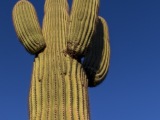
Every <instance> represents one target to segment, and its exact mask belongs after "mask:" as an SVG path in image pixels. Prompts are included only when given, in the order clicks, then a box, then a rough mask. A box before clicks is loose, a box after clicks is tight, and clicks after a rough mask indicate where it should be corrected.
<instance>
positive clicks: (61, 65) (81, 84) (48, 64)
mask: <svg viewBox="0 0 160 120" xmlns="http://www.w3.org/2000/svg"><path fill="white" fill-rule="evenodd" d="M98 7H99V0H93V1H91V2H89V1H87V0H74V1H73V5H72V9H71V13H70V14H69V6H68V2H67V0H46V1H45V5H44V13H45V14H44V19H43V25H42V29H41V28H40V25H39V22H38V19H37V15H36V12H35V10H34V7H33V5H32V4H31V3H30V2H29V1H28V0H19V1H18V2H17V3H16V5H15V7H14V8H13V23H14V27H15V30H16V33H17V36H18V38H19V40H20V41H21V43H22V44H23V45H24V47H25V48H26V50H27V51H28V52H29V53H31V54H34V55H35V60H34V63H33V72H32V79H31V85H30V92H29V113H30V114H29V119H30V120H89V119H90V113H89V98H88V86H96V85H98V84H99V83H101V81H102V80H103V79H104V76H105V75H106V73H107V70H108V66H109V56H110V48H109V41H108V28H107V26H106V23H105V20H104V19H103V18H101V17H98V15H97V11H98ZM102 43H103V44H102ZM96 44H97V45H96ZM92 46H95V47H96V50H92V49H93V48H92ZM96 54H97V55H96ZM82 56H84V62H83V64H82V63H81V62H80V59H81V57H82ZM96 58H98V59H96Z"/></svg>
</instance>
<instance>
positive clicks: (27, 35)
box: [12, 0, 45, 54]
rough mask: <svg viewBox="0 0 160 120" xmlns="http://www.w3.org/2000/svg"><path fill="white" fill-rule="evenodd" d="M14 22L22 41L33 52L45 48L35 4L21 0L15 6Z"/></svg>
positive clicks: (35, 52)
mask: <svg viewBox="0 0 160 120" xmlns="http://www.w3.org/2000/svg"><path fill="white" fill-rule="evenodd" d="M12 15H13V23H14V27H15V30H16V33H17V36H18V38H19V40H20V42H21V43H22V44H23V45H24V47H25V48H26V50H27V51H28V52H29V53H31V54H37V53H38V52H40V51H41V50H42V49H44V48H45V41H44V38H43V36H42V31H41V28H40V25H39V22H38V18H37V15H36V11H35V9H34V7H33V5H32V4H31V3H30V2H29V1H27V0H20V1H18V2H17V3H16V5H15V6H14V8H13V13H12Z"/></svg>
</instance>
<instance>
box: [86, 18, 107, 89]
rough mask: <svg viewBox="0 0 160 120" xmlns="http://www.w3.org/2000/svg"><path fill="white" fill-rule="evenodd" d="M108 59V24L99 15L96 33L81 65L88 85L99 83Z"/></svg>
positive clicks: (104, 72)
mask: <svg viewBox="0 0 160 120" xmlns="http://www.w3.org/2000/svg"><path fill="white" fill-rule="evenodd" d="M109 61H110V45H109V35H108V26H107V23H106V22H105V20H104V19H103V18H102V17H99V21H98V24H97V29H96V33H95V35H94V36H93V38H92V43H91V46H90V48H89V51H88V53H87V55H86V56H85V58H84V62H83V66H84V69H85V71H86V73H87V76H88V79H89V86H90V87H93V86H96V85H98V84H100V83H101V82H102V81H103V80H104V78H105V76H106V74H107V71H108V67H109Z"/></svg>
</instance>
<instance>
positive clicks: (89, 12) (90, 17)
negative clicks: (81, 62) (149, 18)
mask: <svg viewBox="0 0 160 120" xmlns="http://www.w3.org/2000/svg"><path fill="white" fill-rule="evenodd" d="M98 8H99V0H91V1H89V0H74V1H73V4H72V8H71V14H70V19H69V32H68V37H67V51H68V54H70V56H74V57H79V56H82V55H83V54H84V53H85V50H86V48H87V47H88V45H89V43H90V40H91V37H92V34H93V32H94V29H95V22H96V20H97V13H98Z"/></svg>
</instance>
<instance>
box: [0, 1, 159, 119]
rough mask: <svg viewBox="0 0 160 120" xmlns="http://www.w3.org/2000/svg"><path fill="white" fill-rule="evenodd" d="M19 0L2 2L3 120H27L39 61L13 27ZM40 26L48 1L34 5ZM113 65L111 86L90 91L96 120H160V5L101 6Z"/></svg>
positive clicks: (0, 68)
mask: <svg viewBox="0 0 160 120" xmlns="http://www.w3.org/2000/svg"><path fill="white" fill-rule="evenodd" d="M17 1H18V0H1V2H0V55H1V57H0V120H27V115H28V113H27V112H28V109H27V107H28V102H27V101H28V92H29V85H30V78H31V71H32V62H33V59H34V56H31V55H30V54H28V53H27V52H26V51H25V49H24V48H23V47H22V45H21V44H20V43H19V41H18V39H17V37H16V34H15V31H14V28H13V24H12V15H11V14H12V8H13V6H14V4H15V3H16V2H17ZM30 1H31V2H32V3H33V4H34V5H35V7H36V9H37V12H38V16H39V19H40V21H41V22H42V18H43V3H44V0H30ZM100 2H101V4H100V12H99V14H100V15H101V16H102V17H104V18H105V19H106V20H107V21H108V25H109V32H110V43H111V63H110V69H109V73H108V76H107V78H106V81H104V82H103V84H101V85H100V86H98V87H97V88H92V89H89V95H90V108H91V118H92V120H160V54H159V53H160V1H159V0H101V1H100Z"/></svg>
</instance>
